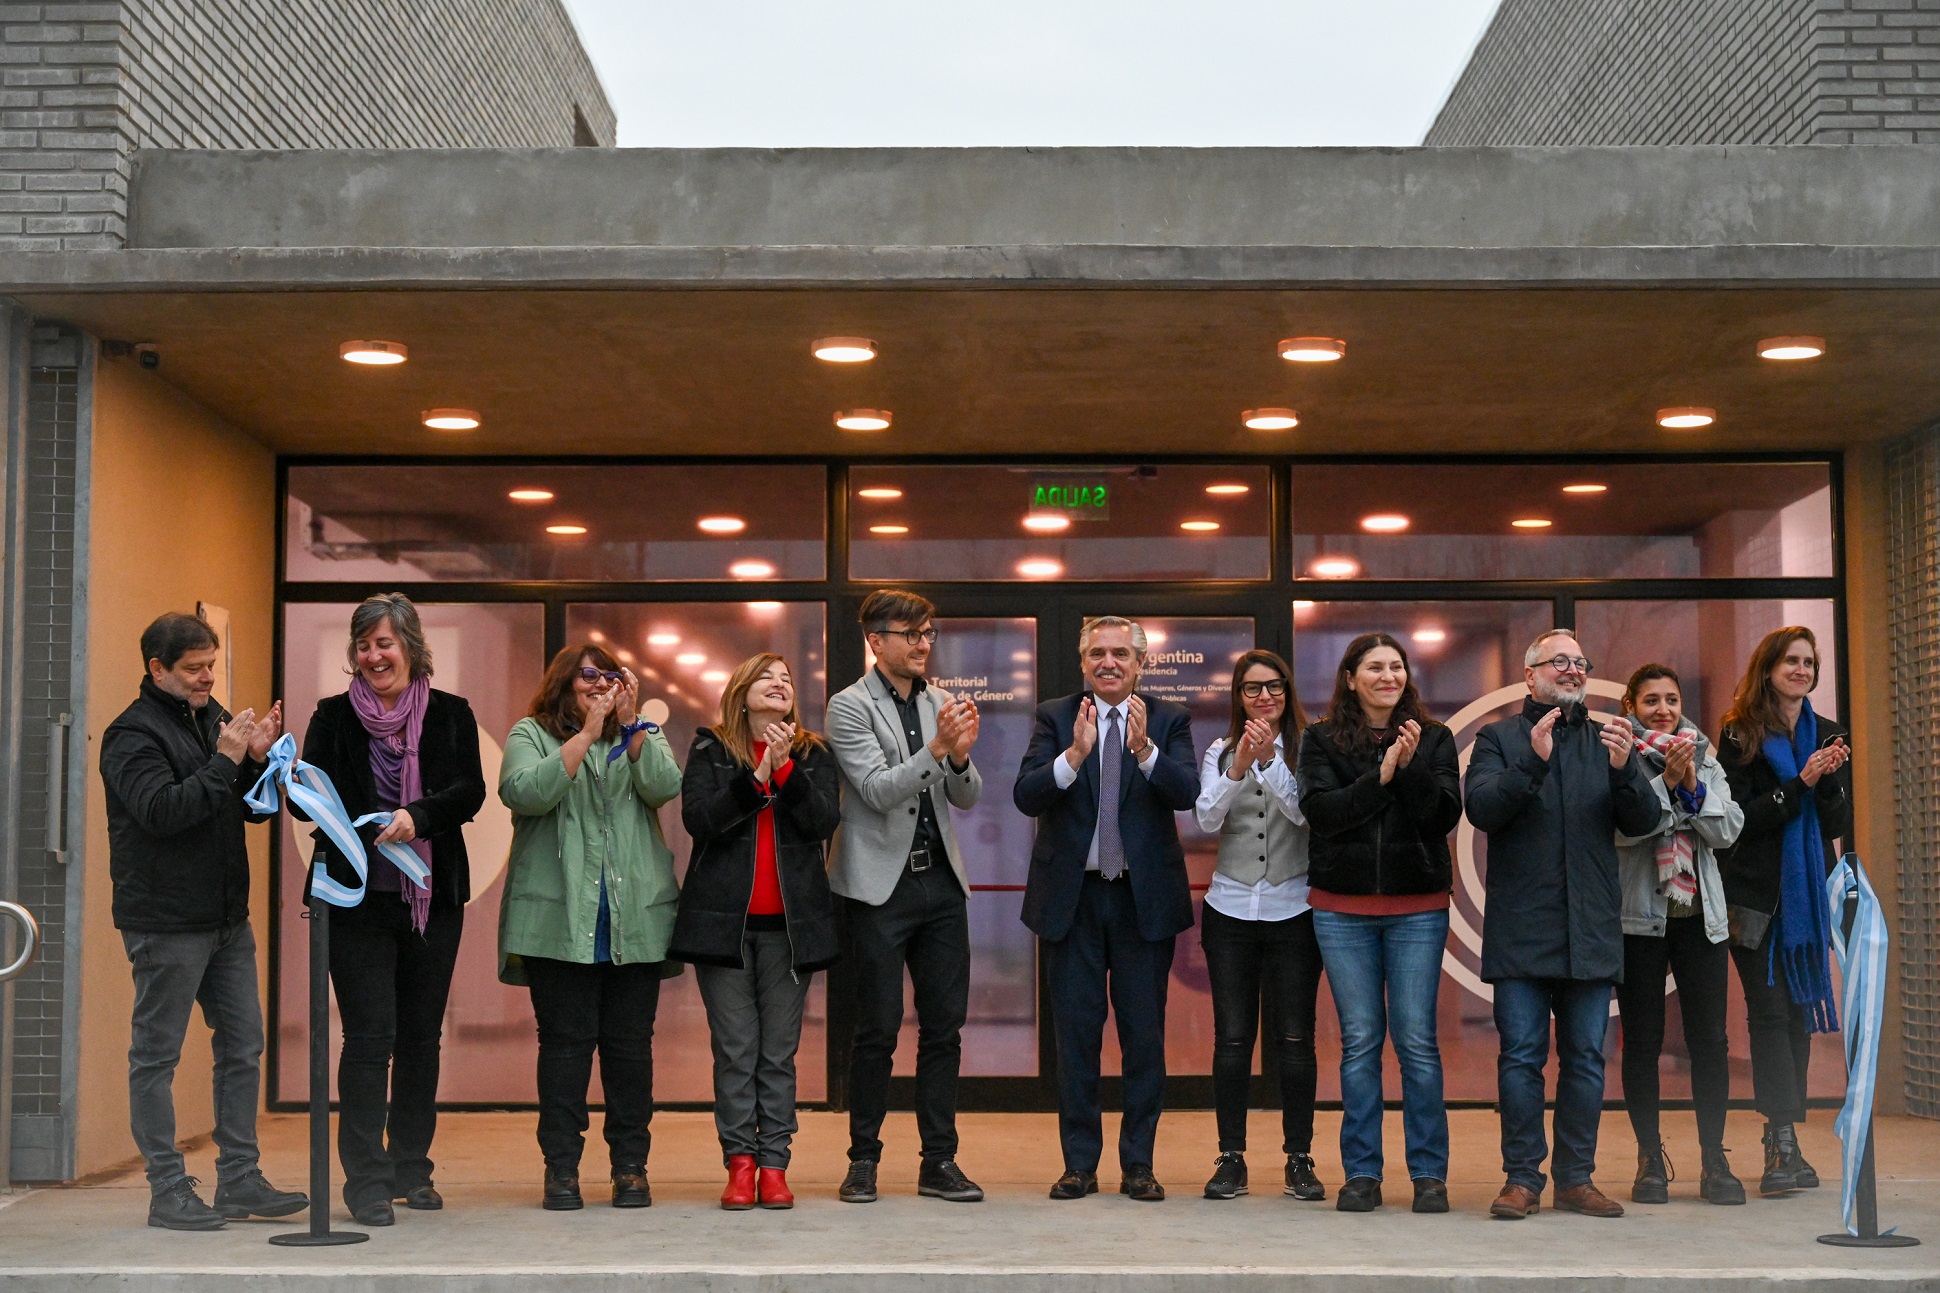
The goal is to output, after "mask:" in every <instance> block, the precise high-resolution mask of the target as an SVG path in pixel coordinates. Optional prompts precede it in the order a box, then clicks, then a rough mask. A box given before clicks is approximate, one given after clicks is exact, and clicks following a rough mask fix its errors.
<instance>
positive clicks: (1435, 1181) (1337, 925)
mask: <svg viewBox="0 0 1940 1293" xmlns="http://www.w3.org/2000/svg"><path fill="white" fill-rule="evenodd" d="M1298 774H1299V780H1300V807H1301V809H1302V811H1304V812H1305V813H1306V814H1307V825H1308V829H1309V830H1311V831H1312V833H1313V838H1312V840H1311V841H1310V843H1309V845H1308V847H1309V850H1310V852H1311V858H1312V860H1311V863H1310V865H1309V867H1308V873H1307V879H1308V881H1309V883H1310V884H1311V885H1312V891H1311V893H1310V894H1309V896H1308V901H1310V902H1311V903H1312V904H1313V908H1314V935H1315V937H1316V938H1317V939H1318V940H1319V942H1320V952H1321V956H1322V958H1323V959H1324V960H1325V962H1326V965H1327V982H1328V985H1329V986H1330V987H1331V988H1332V989H1333V993H1334V1009H1335V1012H1336V1013H1337V1014H1338V1015H1339V1016H1340V1031H1341V1058H1340V1085H1341V1107H1342V1114H1341V1131H1340V1143H1341V1168H1342V1170H1343V1171H1344V1172H1345V1173H1346V1175H1347V1183H1346V1184H1345V1185H1343V1186H1342V1187H1341V1191H1340V1198H1339V1201H1338V1202H1337V1203H1336V1205H1335V1206H1336V1207H1337V1208H1339V1210H1340V1211H1342V1212H1371V1211H1373V1210H1374V1209H1375V1208H1378V1207H1380V1206H1381V1168H1382V1156H1381V1113H1382V1091H1381V1052H1382V1047H1383V1041H1384V1038H1385V1037H1388V1036H1392V1038H1393V1040H1394V1053H1395V1058H1396V1059H1397V1060H1399V1061H1400V1064H1401V1124H1402V1128H1403V1130H1404V1132H1405V1134H1406V1137H1407V1146H1408V1175H1409V1177H1410V1178H1411V1179H1412V1180H1413V1182H1414V1195H1415V1198H1414V1210H1415V1211H1416V1212H1446V1211H1448V1185H1447V1182H1448V1109H1447V1106H1446V1105H1445V1104H1444V1103H1443V1100H1442V1059H1441V1048H1440V1044H1439V1042H1438V1041H1437V1039H1436V1035H1435V1001H1436V994H1437V993H1438V992H1439V990H1440V987H1441V965H1442V948H1443V946H1444V945H1445V944H1446V943H1447V941H1448V895H1449V889H1450V887H1451V884H1452V881H1453V875H1454V872H1453V867H1452V865H1451V863H1450V858H1449V851H1448V833H1449V832H1450V831H1452V830H1454V829H1455V824H1456V823H1457V822H1458V821H1460V820H1461V817H1462V799H1461V785H1460V776H1459V773H1458V772H1457V769H1456V759H1455V738H1454V736H1453V735H1452V734H1451V733H1450V732H1449V730H1448V728H1447V727H1445V726H1443V725H1442V724H1440V723H1437V722H1435V721H1434V720H1433V719H1431V718H1430V717H1428V713H1427V711H1426V710H1424V709H1423V708H1422V704H1421V695H1420V693H1419V692H1418V691H1416V689H1415V683H1414V678H1413V677H1412V675H1411V674H1410V672H1409V669H1408V652H1407V650H1406V649H1405V648H1403V647H1402V645H1401V643H1399V642H1397V641H1396V640H1395V639H1394V638H1392V637H1390V636H1388V635H1387V634H1386V633H1363V634H1361V635H1360V636H1359V637H1357V638H1355V639H1354V640H1353V641H1352V642H1349V643H1348V644H1347V652H1346V654H1344V655H1343V656H1342V657H1341V662H1340V668H1339V669H1338V670H1336V671H1335V673H1334V697H1333V701H1332V703H1331V704H1330V705H1329V706H1328V710H1327V717H1326V718H1324V719H1322V720H1321V721H1320V722H1318V723H1315V724H1314V725H1313V726H1311V727H1309V728H1308V729H1307V732H1306V735H1305V737H1303V738H1302V740H1301V742H1300V763H1299V770H1298Z"/></svg>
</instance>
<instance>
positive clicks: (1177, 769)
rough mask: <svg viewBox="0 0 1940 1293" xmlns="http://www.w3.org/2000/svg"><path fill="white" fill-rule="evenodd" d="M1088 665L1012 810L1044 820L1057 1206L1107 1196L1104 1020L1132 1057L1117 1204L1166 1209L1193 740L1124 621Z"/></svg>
mask: <svg viewBox="0 0 1940 1293" xmlns="http://www.w3.org/2000/svg"><path fill="white" fill-rule="evenodd" d="M1078 654H1079V656H1080V658H1081V660H1082V662H1083V667H1084V676H1085V682H1086V683H1087V684H1088V687H1089V690H1088V691H1085V692H1080V693H1079V694H1077V695H1075V696H1066V697H1064V698H1063V699H1061V700H1053V701H1047V702H1045V703H1044V704H1042V705H1040V706H1038V709H1037V727H1036V729H1035V730H1034V731H1033V732H1032V733H1031V744H1030V748H1029V749H1027V750H1026V751H1025V752H1024V762H1023V766H1022V767H1021V768H1020V769H1019V770H1018V774H1017V784H1016V788H1015V789H1014V791H1013V795H1012V797H1013V798H1014V799H1015V800H1016V803H1017V807H1018V810H1019V811H1020V812H1023V813H1024V814H1026V815H1027V816H1031V817H1035V818H1037V843H1036V845H1035V846H1034V847H1033V848H1032V850H1031V875H1030V883H1029V884H1028V885H1027V886H1026V887H1025V890H1024V924H1025V925H1027V926H1029V927H1030V930H1031V932H1032V933H1034V934H1036V935H1037V936H1038V937H1039V938H1042V939H1043V940H1044V954H1045V965H1046V969H1047V971H1048V974H1049V977H1050V984H1051V1014H1052V1018H1053V1020H1054V1021H1055V1023H1056V1025H1057V1043H1058V1136H1059V1139H1060V1140H1061V1141H1062V1142H1063V1147H1064V1175H1063V1176H1061V1177H1059V1178H1058V1183H1057V1184H1056V1185H1054V1186H1052V1187H1051V1197H1052V1198H1054V1199H1078V1198H1082V1197H1084V1196H1085V1195H1087V1194H1096V1193H1097V1192H1098V1158H1099V1155H1100V1154H1101V1153H1102V1152H1103V1150H1104V1130H1103V1125H1102V1120H1101V1118H1100V1116H1099V1111H1098V1068H1099V1053H1100V1050H1101V1048H1102V1046H1103V1044H1104V1036H1105V1013H1106V1009H1107V1005H1108V1004H1109V1007H1110V1009H1111V1010H1113V1011H1115V1012H1116V1014H1117V1017H1118V1046H1119V1050H1120V1051H1121V1052H1122V1054H1123V1056H1124V1090H1125V1101H1124V1103H1125V1114H1124V1118H1123V1120H1122V1122H1121V1123H1120V1126H1119V1133H1118V1161H1119V1168H1120V1172H1121V1178H1120V1181H1119V1186H1118V1192H1119V1193H1120V1194H1128V1195H1130V1196H1131V1197H1132V1198H1134V1199H1138V1200H1141V1201H1144V1202H1148V1203H1156V1202H1158V1201H1159V1200H1161V1199H1163V1198H1165V1189H1164V1187H1162V1186H1161V1185H1160V1184H1159V1183H1158V1181H1157V1180H1156V1179H1155V1178H1154V1177H1153V1175H1152V1142H1153V1140H1154V1138H1155V1137H1156V1135H1157V1132H1158V1126H1159V1113H1160V1111H1161V1110H1162V1109H1163V1108H1164V1105H1165V990H1166V984H1167V981H1168V980H1169V979H1170V977H1171V974H1172V947H1173V941H1174V940H1175V939H1176V938H1177V937H1178V936H1179V934H1181V933H1183V932H1184V931H1185V930H1188V929H1191V928H1192V897H1191V894H1190V892H1189V890H1188V887H1187V884H1186V864H1185V850H1184V849H1183V848H1181V847H1180V844H1179V829H1178V824H1177V821H1176V819H1175V818H1174V817H1173V814H1174V813H1180V812H1185V811H1187V810H1188V809H1190V808H1191V807H1192V805H1193V801H1194V800H1195V799H1196V798H1197V797H1198V794H1199V778H1198V775H1197V773H1196V772H1195V771H1194V768H1195V760H1194V757H1193V750H1192V725H1191V719H1190V716H1189V715H1188V714H1187V712H1186V709H1185V707H1184V706H1183V705H1179V704H1176V703H1174V702H1172V701H1167V700H1158V699H1149V700H1148V699H1147V698H1145V697H1143V696H1140V695H1138V694H1137V692H1136V688H1137V686H1138V674H1139V669H1140V668H1141V667H1142V666H1143V664H1144V662H1145V630H1144V629H1143V628H1141V627H1140V626H1139V625H1138V624H1137V623H1135V622H1133V621H1132V620H1128V619H1123V618H1120V617H1119V616H1116V615H1105V616H1100V617H1098V618H1097V619H1093V620H1089V621H1087V622H1086V623H1085V626H1084V630H1083V632H1082V633H1080V635H1079V637H1078ZM1101 792H1102V793H1101ZM1101 804H1103V805H1104V809H1105V810H1104V811H1102V812H1101V811H1100V805H1101Z"/></svg>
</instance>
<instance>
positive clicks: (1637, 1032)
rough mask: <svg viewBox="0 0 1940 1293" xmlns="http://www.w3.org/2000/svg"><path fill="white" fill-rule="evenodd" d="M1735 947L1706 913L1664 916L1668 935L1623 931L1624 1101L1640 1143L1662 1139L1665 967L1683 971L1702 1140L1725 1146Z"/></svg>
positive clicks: (1680, 983)
mask: <svg viewBox="0 0 1940 1293" xmlns="http://www.w3.org/2000/svg"><path fill="white" fill-rule="evenodd" d="M1729 960H1730V955H1729V953H1727V951H1726V950H1725V945H1724V944H1723V943H1713V942H1712V941H1711V940H1710V938H1708V937H1707V936H1706V935H1705V932H1704V916H1703V913H1701V912H1700V913H1698V914H1696V915H1691V916H1676V917H1672V918H1670V919H1668V920H1666V921H1665V922H1664V936H1663V937H1662V938H1656V937H1653V936H1651V935H1647V934H1625V935H1624V936H1623V982H1622V983H1620V984H1618V985H1617V1005H1618V1006H1619V1007H1620V1008H1621V1010H1622V1013H1623V1101H1624V1104H1625V1105H1626V1106H1628V1108H1629V1110H1630V1129H1631V1130H1632V1131H1634V1132H1636V1133H1637V1145H1638V1147H1639V1148H1642V1149H1648V1148H1650V1147H1651V1146H1653V1145H1656V1144H1657V1143H1658V1142H1659V1141H1660V1140H1661V1139H1662V1133H1661V1132H1660V1130H1659V1127H1658V1120H1657V1105H1658V1099H1659V1087H1658V1071H1657V1060H1658V1057H1659V1056H1660V1055H1662V1054H1663V1053H1664V974H1665V971H1666V970H1668V971H1669V972H1670V973H1671V974H1674V975H1676V976H1677V1007H1678V1011H1679V1013H1680V1014H1682V1015H1683V1016H1684V1049H1685V1050H1687V1051H1688V1052H1690V1056H1691V1102H1692V1103H1693V1104H1695V1105H1696V1106H1697V1125H1698V1144H1699V1145H1701V1146H1703V1147H1704V1148H1705V1149H1722V1148H1723V1147H1724V1114H1725V1103H1726V1101H1728V1100H1729V1099H1730V1098H1731V1060H1730V1056H1729V1054H1728V1052H1727V1050H1726V1047H1725V1038H1724V1011H1725V992H1726V984H1727V981H1728V977H1729V972H1728V971H1727V969H1726V964H1727V962H1728V961H1729Z"/></svg>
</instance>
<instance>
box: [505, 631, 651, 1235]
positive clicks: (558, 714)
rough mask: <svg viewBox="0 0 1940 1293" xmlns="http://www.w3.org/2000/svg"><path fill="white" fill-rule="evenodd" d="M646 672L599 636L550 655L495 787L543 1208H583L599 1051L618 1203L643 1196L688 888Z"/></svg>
mask: <svg viewBox="0 0 1940 1293" xmlns="http://www.w3.org/2000/svg"><path fill="white" fill-rule="evenodd" d="M639 690H640V689H639V682H638V680H636V679H635V678H634V676H633V674H632V673H631V672H630V671H628V670H626V669H624V668H622V667H621V666H620V663H619V661H617V660H615V659H614V658H613V657H612V656H611V655H610V654H608V653H607V652H606V651H605V650H604V649H603V648H601V647H599V646H595V645H593V644H591V643H587V644H585V645H582V646H570V647H567V648H566V649H565V650H563V651H561V652H560V653H559V654H558V655H556V656H554V657H553V659H552V664H551V665H550V666H549V667H548V668H547V669H546V676H545V681H544V682H542V683H541V684H540V685H539V694H538V695H537V696H535V697H533V699H532V708H531V711H530V716H529V717H527V718H523V719H520V720H519V723H518V725H517V726H516V727H514V728H513V729H512V732H511V735H510V736H508V737H507V738H506V740H505V762H504V765H503V767H502V768H501V770H500V772H499V781H498V797H499V798H500V799H501V800H502V801H504V803H505V806H506V807H507V808H509V809H511V810H512V856H511V860H510V862H509V863H508V865H507V867H506V881H505V898H504V901H503V903H502V904H501V906H500V908H499V926H498V950H499V978H500V980H501V981H503V982H505V983H514V984H524V985H526V986H527V987H528V988H530V989H531V992H532V1013H533V1016H534V1018H536V1019H537V1020H538V1024H539V1151H540V1152H541V1153H542V1154H544V1155H545V1160H546V1179H545V1195H544V1200H543V1203H544V1206H545V1207H546V1208H548V1209H551V1210H553V1211H566V1210H570V1209H574V1208H578V1207H580V1206H582V1201H581V1199H580V1193H579V1156H580V1152H581V1150H582V1149H583V1148H584V1147H585V1143H586V1140H585V1133H586V1125H587V1118H586V1088H587V1085H588V1084H589V1083H590V1082H591V1080H592V1076H593V1052H594V1050H595V1048H597V1049H598V1051H599V1057H600V1079H601V1082H602V1083H603V1085H604V1087H605V1090H606V1144H607V1148H608V1150H609V1151H610V1153H611V1156H612V1163H613V1206H614V1207H616V1208H644V1207H646V1206H648V1204H650V1203H651V1202H652V1196H651V1195H650V1194H649V1193H648V1189H647V1150H648V1147H649V1145H650V1144H651V1138H650V1136H649V1134H648V1130H647V1125H648V1123H649V1121H650V1120H651V1119H652V1117H653V1020H654V1014H655V1012H656V1010H657V1009H658V1008H659V1004H660V980H661V979H662V978H666V977H671V976H672V975H674V974H678V973H679V972H680V970H679V967H678V965H677V964H676V963H675V962H672V961H669V960H668V959H667V940H668V938H669V936H670V935H671V933H672V931H673V926H674V907H675V902H676V900H677V899H678V898H679V887H678V885H676V883H675V881H674V858H673V853H672V852H671V851H669V849H668V848H667V841H666V840H665V838H663V837H662V835H661V833H660V821H659V818H658V817H657V816H656V815H655V810H656V809H658V808H659V807H660V805H662V804H664V803H666V802H667V801H668V800H670V799H672V798H673V797H674V796H675V795H677V794H679V793H680V768H679V766H678V765H677V764H675V762H674V756H673V752H672V751H671V750H670V749H669V748H668V747H667V738H666V737H665V736H664V735H663V734H662V733H661V731H660V729H659V727H657V726H656V725H654V724H652V723H649V722H646V721H644V720H641V719H639V718H638V717H637V710H636V705H637V703H638V700H639Z"/></svg>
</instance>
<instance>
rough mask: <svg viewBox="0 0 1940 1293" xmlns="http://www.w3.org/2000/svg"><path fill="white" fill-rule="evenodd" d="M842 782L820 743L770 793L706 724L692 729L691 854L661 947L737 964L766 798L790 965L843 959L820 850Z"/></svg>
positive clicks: (687, 783) (707, 961)
mask: <svg viewBox="0 0 1940 1293" xmlns="http://www.w3.org/2000/svg"><path fill="white" fill-rule="evenodd" d="M841 787H842V782H841V776H840V773H838V772H837V770H836V765H835V755H834V754H833V753H832V752H831V751H830V750H829V748H828V746H826V745H824V744H822V743H820V742H817V743H815V744H813V745H811V746H809V747H808V749H807V750H805V751H804V752H803V753H801V754H799V755H797V756H795V766H794V767H793V768H792V769H791V770H790V772H789V775H788V780H787V781H786V782H785V783H784V784H783V785H782V786H781V788H780V790H779V791H777V793H776V794H775V796H774V797H773V799H772V800H771V799H770V798H769V796H768V793H767V791H765V790H764V789H762V786H761V783H760V782H758V781H756V780H755V779H754V772H753V770H752V769H750V768H745V767H743V766H741V764H740V763H739V762H738V761H737V760H736V759H735V757H734V756H733V755H732V754H730V753H729V752H728V748H727V747H726V746H725V745H723V744H722V743H721V739H720V738H719V737H718V736H716V735H715V734H714V733H713V731H712V730H710V729H708V728H705V727H704V728H702V729H701V730H700V731H699V732H698V733H696V734H695V736H694V744H693V746H692V747H691V748H690V749H689V750H688V751H687V767H686V769H685V771H684V774H683V775H682V777H681V783H680V817H681V821H682V822H684V823H685V824H686V826H687V833H688V834H689V835H691V836H693V837H694V853H693V857H692V858H691V859H689V861H688V863H687V878H686V879H685V880H683V881H682V882H681V886H680V908H679V911H678V913H677V914H676V915H675V917H674V936H673V942H672V943H671V944H670V945H669V946H668V948H667V955H668V956H669V957H670V958H672V959H673V960H676V961H688V962H694V963H699V964H702V965H726V966H731V967H733V968H735V969H739V968H741V936H742V933H743V931H744V930H745V929H746V928H747V921H748V900H749V899H750V898H751V897H753V895H754V862H755V837H756V822H757V819H758V818H759V817H760V815H761V810H762V809H764V808H766V807H768V806H769V804H770V803H772V804H773V805H774V809H775V870H776V872H777V874H778V876H779V878H780V880H781V899H782V906H783V908H784V909H785V913H786V917H787V921H788V944H789V947H790V949H791V950H792V952H793V954H794V965H795V969H796V970H797V971H798V972H800V973H803V974H806V973H808V972H809V971H811V970H821V969H826V968H828V967H829V966H831V965H833V964H835V963H836V961H838V960H840V959H841V955H842V953H841V947H840V945H839V944H838V942H837V941H836V934H835V899H834V898H833V896H832V895H831V894H830V892H829V875H828V867H827V863H826V861H825V859H824V856H823V850H824V849H825V848H826V847H827V845H828V840H829V837H830V836H832V835H834V834H835V828H836V826H837V825H838V824H839V823H840V822H841V820H842V800H841V795H842V789H841Z"/></svg>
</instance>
